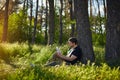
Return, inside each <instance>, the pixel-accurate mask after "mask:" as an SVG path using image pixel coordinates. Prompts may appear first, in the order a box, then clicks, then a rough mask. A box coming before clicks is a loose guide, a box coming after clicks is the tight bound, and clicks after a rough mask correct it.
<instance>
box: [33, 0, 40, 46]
mask: <svg viewBox="0 0 120 80" xmlns="http://www.w3.org/2000/svg"><path fill="white" fill-rule="evenodd" d="M38 3H39V0H37V2H36V4H37V6H36V15H35V21H34V32H33V37H32V44H34V43H35V36H36V27H37V15H38Z"/></svg>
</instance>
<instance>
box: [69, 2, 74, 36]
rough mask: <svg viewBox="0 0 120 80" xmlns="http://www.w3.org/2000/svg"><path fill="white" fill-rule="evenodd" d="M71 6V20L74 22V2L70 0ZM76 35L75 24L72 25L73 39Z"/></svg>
mask: <svg viewBox="0 0 120 80" xmlns="http://www.w3.org/2000/svg"><path fill="white" fill-rule="evenodd" d="M69 4H70V19H71V21H73V20H74V13H73V1H72V0H69ZM74 34H75V24H73V23H72V24H71V34H70V36H71V37H73V36H74Z"/></svg>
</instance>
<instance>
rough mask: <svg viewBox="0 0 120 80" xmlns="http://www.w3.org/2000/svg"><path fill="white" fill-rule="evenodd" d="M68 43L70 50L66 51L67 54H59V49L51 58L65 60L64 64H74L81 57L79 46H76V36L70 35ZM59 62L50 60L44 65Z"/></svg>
mask: <svg viewBox="0 0 120 80" xmlns="http://www.w3.org/2000/svg"><path fill="white" fill-rule="evenodd" d="M68 45H69V47H70V50H69V51H68V53H67V55H66V56H64V55H62V54H61V52H60V51H57V52H56V53H55V54H54V55H53V58H54V59H56V58H58V59H60V60H62V61H65V62H66V64H71V65H74V64H76V63H78V62H80V60H81V57H82V51H81V49H80V47H79V46H78V41H77V39H76V38H74V37H71V38H69V39H68ZM58 64H60V62H58V63H57V62H55V61H54V62H51V63H49V64H47V65H46V66H55V65H58Z"/></svg>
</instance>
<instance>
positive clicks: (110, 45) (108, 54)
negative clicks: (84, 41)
mask: <svg viewBox="0 0 120 80" xmlns="http://www.w3.org/2000/svg"><path fill="white" fill-rule="evenodd" d="M119 3H120V0H107V26H106V50H105V59H106V61H108V62H110V63H112V62H113V63H116V62H114V61H119V59H120V9H119V8H120V4H119ZM119 62H120V61H119Z"/></svg>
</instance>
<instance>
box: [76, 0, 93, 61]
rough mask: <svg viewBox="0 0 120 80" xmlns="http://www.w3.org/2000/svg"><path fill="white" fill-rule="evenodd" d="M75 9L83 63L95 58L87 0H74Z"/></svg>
mask: <svg viewBox="0 0 120 80" xmlns="http://www.w3.org/2000/svg"><path fill="white" fill-rule="evenodd" d="M74 4H75V5H76V6H75V9H76V27H77V38H78V41H79V45H80V47H81V49H82V52H83V60H82V61H83V63H87V61H88V60H90V61H91V62H93V61H94V60H95V57H94V52H93V47H92V34H91V31H90V23H89V17H88V0H74Z"/></svg>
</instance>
